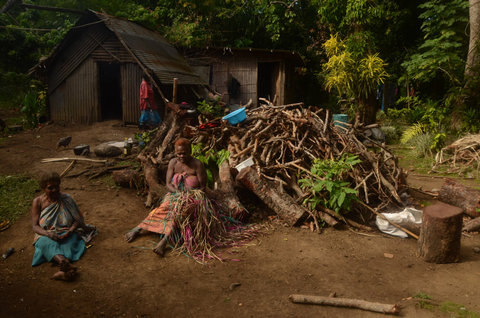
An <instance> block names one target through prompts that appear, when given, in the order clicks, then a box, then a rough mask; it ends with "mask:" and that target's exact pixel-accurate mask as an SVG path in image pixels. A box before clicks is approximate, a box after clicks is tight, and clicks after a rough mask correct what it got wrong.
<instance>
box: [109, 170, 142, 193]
mask: <svg viewBox="0 0 480 318" xmlns="http://www.w3.org/2000/svg"><path fill="white" fill-rule="evenodd" d="M112 177H113V181H114V182H115V184H116V185H118V186H121V187H124V188H134V189H140V188H142V187H143V180H142V176H141V175H140V172H138V171H137V170H134V169H122V170H117V171H114V172H113V173H112Z"/></svg>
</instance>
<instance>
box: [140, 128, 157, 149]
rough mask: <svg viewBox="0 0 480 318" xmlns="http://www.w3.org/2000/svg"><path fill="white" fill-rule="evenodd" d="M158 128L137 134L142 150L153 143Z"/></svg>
mask: <svg viewBox="0 0 480 318" xmlns="http://www.w3.org/2000/svg"><path fill="white" fill-rule="evenodd" d="M157 130H158V128H155V129H152V130H147V131H144V132H138V133H136V134H135V139H136V140H137V141H138V144H139V146H140V148H143V147H145V146H146V145H148V144H149V143H150V141H152V137H154V136H155V134H156V133H157Z"/></svg>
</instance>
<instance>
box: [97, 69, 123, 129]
mask: <svg viewBox="0 0 480 318" xmlns="http://www.w3.org/2000/svg"><path fill="white" fill-rule="evenodd" d="M98 68H99V82H100V83H99V84H100V108H101V110H102V120H106V119H122V88H121V85H120V64H114V63H99V64H98Z"/></svg>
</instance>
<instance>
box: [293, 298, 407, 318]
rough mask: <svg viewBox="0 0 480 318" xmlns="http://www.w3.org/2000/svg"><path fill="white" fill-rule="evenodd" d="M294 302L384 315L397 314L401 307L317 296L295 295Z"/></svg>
mask: <svg viewBox="0 0 480 318" xmlns="http://www.w3.org/2000/svg"><path fill="white" fill-rule="evenodd" d="M288 298H289V299H290V300H291V301H292V302H294V303H299V304H313V305H328V306H336V307H349V308H358V309H363V310H367V311H373V312H379V313H383V314H397V313H399V312H400V307H399V306H398V305H396V304H393V305H391V304H382V303H374V302H370V301H366V300H360V299H351V298H336V297H323V296H315V295H298V294H293V295H290V296H289V297H288Z"/></svg>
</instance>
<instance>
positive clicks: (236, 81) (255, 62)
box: [179, 48, 303, 106]
mask: <svg viewBox="0 0 480 318" xmlns="http://www.w3.org/2000/svg"><path fill="white" fill-rule="evenodd" d="M179 51H180V52H181V53H182V55H183V56H184V57H185V58H186V60H187V62H188V64H189V65H190V66H191V67H192V68H193V69H194V70H195V71H196V72H197V74H199V75H200V76H201V78H202V80H203V81H204V82H206V83H208V84H209V86H210V88H211V89H213V90H214V91H216V92H218V93H220V94H222V95H223V97H224V100H225V101H226V102H227V103H229V104H239V105H244V104H246V103H248V102H249V101H250V100H252V103H253V105H255V106H256V105H257V104H258V103H259V98H265V99H267V100H269V101H270V102H272V103H273V104H274V105H282V104H288V103H294V102H298V100H299V99H300V100H301V98H302V96H300V94H299V91H300V90H299V89H298V87H296V85H297V84H298V83H301V80H299V79H300V77H299V76H297V74H298V72H297V71H298V68H299V67H301V66H303V61H302V59H301V57H300V55H299V54H298V53H296V52H293V51H286V50H268V49H254V48H237V49H233V48H205V49H198V48H196V49H192V48H182V49H179Z"/></svg>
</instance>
